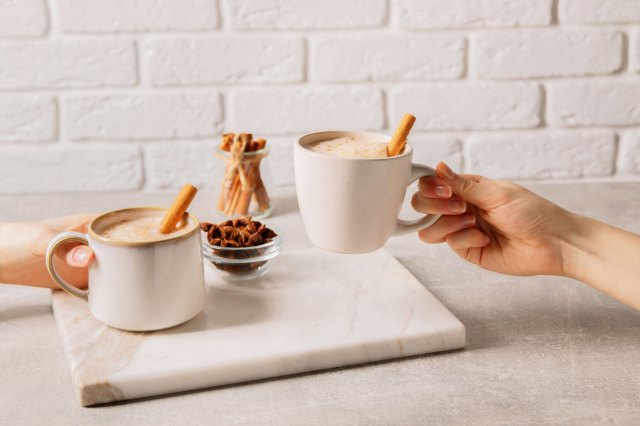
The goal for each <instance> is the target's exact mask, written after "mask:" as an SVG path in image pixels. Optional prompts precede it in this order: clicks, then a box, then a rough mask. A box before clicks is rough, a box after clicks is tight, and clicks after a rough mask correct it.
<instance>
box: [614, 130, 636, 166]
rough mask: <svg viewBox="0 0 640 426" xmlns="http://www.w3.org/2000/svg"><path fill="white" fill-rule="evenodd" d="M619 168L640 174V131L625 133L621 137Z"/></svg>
mask: <svg viewBox="0 0 640 426" xmlns="http://www.w3.org/2000/svg"><path fill="white" fill-rule="evenodd" d="M618 170H619V171H621V172H623V173H635V174H640V131H634V132H627V133H624V134H623V135H622V137H621V138H620V148H619V149H618Z"/></svg>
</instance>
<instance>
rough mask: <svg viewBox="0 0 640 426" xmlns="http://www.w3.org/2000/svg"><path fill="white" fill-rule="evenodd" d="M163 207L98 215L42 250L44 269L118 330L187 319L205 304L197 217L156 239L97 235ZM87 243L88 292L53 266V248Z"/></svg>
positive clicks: (150, 327) (151, 327) (147, 328)
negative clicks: (83, 230) (83, 228)
mask: <svg viewBox="0 0 640 426" xmlns="http://www.w3.org/2000/svg"><path fill="white" fill-rule="evenodd" d="M165 211H166V209H163V208H159V207H140V208H131V209H123V210H116V211H113V212H109V213H106V214H103V215H101V216H99V217H97V218H96V219H94V220H93V221H92V222H91V223H90V224H89V230H88V233H87V234H86V235H85V234H81V233H79V232H63V233H61V234H58V235H57V236H56V237H55V238H54V239H53V240H52V241H51V242H50V243H49V247H48V248H47V254H46V263H47V269H48V270H49V273H50V274H51V277H52V278H53V280H54V281H55V282H56V283H57V284H58V285H59V286H60V287H61V288H62V289H63V290H65V291H66V292H67V293H70V294H72V295H73V296H77V297H79V298H81V299H84V300H87V301H88V302H89V309H90V311H91V313H92V314H93V316H94V317H95V318H97V319H98V320H99V321H101V322H103V323H105V324H107V325H109V326H112V327H115V328H119V329H122V330H128V331H151V330H160V329H164V328H169V327H173V326H176V325H178V324H182V323H183V322H186V321H188V320H190V319H192V318H193V317H195V316H196V315H198V313H200V311H202V308H203V307H204V304H205V300H206V297H205V287H204V269H203V264H202V248H201V243H200V226H199V223H198V219H196V218H195V217H194V216H192V215H189V220H188V221H187V224H186V225H185V226H186V228H185V230H184V231H183V232H179V233H177V234H176V236H175V237H173V238H168V239H163V240H157V241H154V240H152V241H118V240H113V239H109V238H106V237H104V236H102V235H101V234H100V229H104V227H105V226H106V225H108V224H109V223H110V222H113V221H115V220H116V219H118V218H125V219H126V217H127V216H129V215H130V216H136V215H139V214H141V213H142V214H153V215H164V212H165ZM72 241H73V242H79V243H81V244H86V245H88V246H89V247H91V250H93V253H94V255H95V259H94V261H93V262H92V263H91V265H90V266H89V290H87V291H85V290H80V289H78V288H76V287H74V286H72V285H70V284H69V283H67V282H66V281H65V280H64V279H62V278H61V277H60V276H59V275H58V273H57V272H56V270H55V267H54V262H53V259H54V255H55V252H56V250H57V249H58V248H59V247H60V246H61V245H62V244H66V243H68V242H72Z"/></svg>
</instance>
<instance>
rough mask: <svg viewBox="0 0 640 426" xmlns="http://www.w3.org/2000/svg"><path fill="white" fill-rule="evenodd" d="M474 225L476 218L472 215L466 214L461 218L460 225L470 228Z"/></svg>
mask: <svg viewBox="0 0 640 426" xmlns="http://www.w3.org/2000/svg"><path fill="white" fill-rule="evenodd" d="M475 223H476V217H475V216H474V215H472V214H467V215H464V216H462V224H463V225H464V226H471V225H475Z"/></svg>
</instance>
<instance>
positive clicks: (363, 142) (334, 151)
mask: <svg viewBox="0 0 640 426" xmlns="http://www.w3.org/2000/svg"><path fill="white" fill-rule="evenodd" d="M306 147H307V148H308V149H309V150H311V151H314V152H319V153H322V154H329V155H333V156H336V157H346V158H385V157H387V142H384V141H381V140H375V139H370V138H363V137H359V136H344V137H339V138H335V139H327V140H324V141H319V142H313V143H310V144H309V145H307V146H306Z"/></svg>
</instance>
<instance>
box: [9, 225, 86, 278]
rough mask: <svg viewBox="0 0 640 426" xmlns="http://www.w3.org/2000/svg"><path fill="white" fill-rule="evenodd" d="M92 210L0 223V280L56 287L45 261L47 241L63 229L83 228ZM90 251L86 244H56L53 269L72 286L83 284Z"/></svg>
mask: <svg viewBox="0 0 640 426" xmlns="http://www.w3.org/2000/svg"><path fill="white" fill-rule="evenodd" d="M95 216H96V215H95V214H88V213H83V214H77V215H74V216H67V217H61V218H56V219H49V220H44V221H41V222H31V223H30V222H19V223H6V224H0V282H4V283H11V284H25V285H33V286H39V287H50V288H57V286H56V285H55V283H54V282H53V280H52V279H51V277H50V276H49V273H48V271H47V268H46V265H45V261H44V258H45V253H46V250H47V246H48V244H49V241H51V239H52V238H53V237H55V236H56V235H57V234H59V233H61V232H65V231H77V232H86V231H87V225H88V224H89V222H91V220H93V218H94V217H95ZM92 260H93V252H92V251H91V249H90V248H89V247H87V246H83V245H77V244H70V245H66V246H63V247H61V248H60V250H59V251H58V253H57V254H56V259H55V260H54V262H55V266H56V270H57V271H59V273H60V275H61V276H62V277H64V279H66V280H67V281H68V282H69V283H71V284H72V285H74V286H76V287H80V288H84V287H86V286H87V270H86V266H88V265H89V264H90V263H91V261H92Z"/></svg>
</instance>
